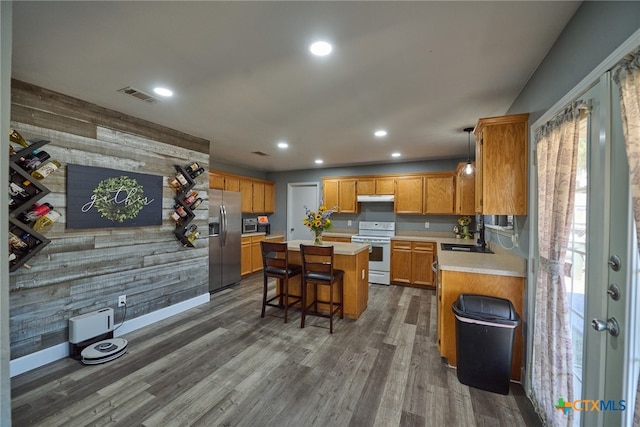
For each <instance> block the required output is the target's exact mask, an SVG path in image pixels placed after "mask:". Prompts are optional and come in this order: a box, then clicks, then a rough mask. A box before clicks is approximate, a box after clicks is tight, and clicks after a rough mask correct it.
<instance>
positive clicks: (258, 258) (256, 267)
mask: <svg viewBox="0 0 640 427" xmlns="http://www.w3.org/2000/svg"><path fill="white" fill-rule="evenodd" d="M264 238H265V237H264V236H251V272H252V273H255V272H256V271H260V270H262V250H261V248H260V242H261V241H263V240H264Z"/></svg>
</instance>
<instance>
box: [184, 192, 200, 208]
mask: <svg viewBox="0 0 640 427" xmlns="http://www.w3.org/2000/svg"><path fill="white" fill-rule="evenodd" d="M197 197H198V192H197V191H192V192H191V193H189V195H188V196H187V197H185V198H184V203H185V204H187V205H190V204H191V203H193V202H194V201H195V200H196V198H197Z"/></svg>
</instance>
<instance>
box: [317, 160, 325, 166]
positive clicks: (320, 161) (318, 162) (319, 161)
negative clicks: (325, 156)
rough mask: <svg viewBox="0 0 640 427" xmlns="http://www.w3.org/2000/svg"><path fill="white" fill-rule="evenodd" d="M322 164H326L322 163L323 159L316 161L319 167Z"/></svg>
mask: <svg viewBox="0 0 640 427" xmlns="http://www.w3.org/2000/svg"><path fill="white" fill-rule="evenodd" d="M322 163H324V162H323V161H322V159H316V164H317V165H321V164H322Z"/></svg>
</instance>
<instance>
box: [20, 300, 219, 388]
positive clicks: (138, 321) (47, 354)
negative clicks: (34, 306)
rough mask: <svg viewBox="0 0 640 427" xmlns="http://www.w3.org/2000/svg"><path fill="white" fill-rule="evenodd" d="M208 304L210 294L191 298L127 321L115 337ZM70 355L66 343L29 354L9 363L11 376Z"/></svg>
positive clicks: (115, 333)
mask: <svg viewBox="0 0 640 427" xmlns="http://www.w3.org/2000/svg"><path fill="white" fill-rule="evenodd" d="M208 302H209V294H208V293H206V294H203V295H200V296H197V297H195V298H191V299H189V300H186V301H182V302H179V303H177V304H174V305H171V306H169V307H165V308H163V309H160V310H157V311H154V312H153V313H149V314H145V315H143V316H140V317H136V318H135V319H131V320H129V321H125V322H124V324H123V325H122V326H121V327H119V328H118V330H117V331H115V332H114V336H122V335H124V334H127V333H129V332H133V331H135V330H136V329H140V328H142V327H145V326H149V325H152V324H154V323H156V322H159V321H160V320H163V319H166V318H168V317H171V316H175V315H176V314H179V313H182V312H183V311H187V310H189V309H190V308H193V307H197V306H199V305H202V304H206V303H208ZM69 354H70V353H69V343H68V342H64V343H61V344H57V345H54V346H52V347H49V348H45V349H44V350H40V351H38V352H35V353H31V354H28V355H26V356H23V357H19V358H17V359H14V360H12V361H11V362H10V363H9V370H10V375H11V377H15V376H16V375H20V374H23V373H25V372H28V371H30V370H32V369H36V368H39V367H40V366H44V365H46V364H47V363H51V362H55V361H56V360H60V359H64V358H65V357H69Z"/></svg>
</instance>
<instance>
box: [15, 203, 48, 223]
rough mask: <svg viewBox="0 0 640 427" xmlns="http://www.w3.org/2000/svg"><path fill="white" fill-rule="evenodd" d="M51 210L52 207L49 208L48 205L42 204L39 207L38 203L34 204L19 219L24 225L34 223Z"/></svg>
mask: <svg viewBox="0 0 640 427" xmlns="http://www.w3.org/2000/svg"><path fill="white" fill-rule="evenodd" d="M51 209H53V206H51V205H50V204H49V203H43V204H41V205H40V204H38V203H35V204H34V205H33V207H32V208H31V209H30V210H29V211H28V212H24V213H22V214H21V215H20V218H19V219H20V221H22V222H24V223H25V224H29V223H31V222H33V221H35V220H36V219H38V218H40V217H41V216H43V215H46V214H47V213H49V212H50V211H51Z"/></svg>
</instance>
